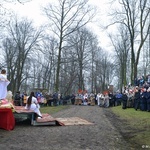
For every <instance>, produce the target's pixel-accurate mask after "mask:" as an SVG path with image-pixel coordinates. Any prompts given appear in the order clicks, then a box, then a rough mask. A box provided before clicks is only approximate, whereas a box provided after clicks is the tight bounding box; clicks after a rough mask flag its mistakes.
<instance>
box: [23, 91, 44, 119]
mask: <svg viewBox="0 0 150 150" xmlns="http://www.w3.org/2000/svg"><path fill="white" fill-rule="evenodd" d="M25 109H28V110H33V111H34V112H35V113H37V115H38V117H41V118H42V114H41V112H40V105H39V104H38V101H37V98H36V97H35V95H34V92H31V94H30V96H29V97H28V98H27V103H26V106H25Z"/></svg>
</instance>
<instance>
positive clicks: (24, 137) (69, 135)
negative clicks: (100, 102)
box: [0, 105, 135, 150]
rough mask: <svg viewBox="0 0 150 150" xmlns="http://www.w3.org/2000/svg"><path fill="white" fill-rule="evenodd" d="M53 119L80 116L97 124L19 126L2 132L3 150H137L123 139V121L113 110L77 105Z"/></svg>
mask: <svg viewBox="0 0 150 150" xmlns="http://www.w3.org/2000/svg"><path fill="white" fill-rule="evenodd" d="M52 116H53V117H56V118H60V117H80V118H82V119H86V120H87V121H90V122H92V123H94V124H93V125H76V126H31V125H30V123H22V124H17V125H16V126H15V129H14V130H12V131H5V130H3V129H0V150H60V149H61V150H130V149H131V150H132V149H135V148H133V147H134V146H133V145H131V143H129V142H127V141H126V140H125V139H124V137H123V136H122V134H121V132H120V131H121V128H120V127H121V126H122V124H121V121H119V120H118V119H117V118H116V117H115V116H114V115H113V114H112V113H111V109H109V108H100V107H98V106H77V105H73V106H70V107H69V108H68V109H65V110H62V111H60V112H58V113H56V114H53V115H52ZM117 126H118V127H119V128H117ZM122 129H123V127H122Z"/></svg>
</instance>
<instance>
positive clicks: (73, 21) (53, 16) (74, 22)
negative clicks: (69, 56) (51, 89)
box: [44, 0, 94, 91]
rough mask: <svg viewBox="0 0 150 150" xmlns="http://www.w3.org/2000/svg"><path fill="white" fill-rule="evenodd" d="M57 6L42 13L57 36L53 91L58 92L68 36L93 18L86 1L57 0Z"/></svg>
mask: <svg viewBox="0 0 150 150" xmlns="http://www.w3.org/2000/svg"><path fill="white" fill-rule="evenodd" d="M57 1H58V6H54V4H53V5H51V4H50V5H49V6H47V7H45V8H44V12H45V14H46V15H47V17H48V18H49V20H50V22H51V23H52V25H51V27H53V28H52V29H53V33H54V34H55V35H56V36H57V38H58V40H59V42H58V58H57V68H56V82H55V89H56V91H58V90H59V75H60V67H61V56H62V50H63V47H64V45H65V43H64V42H65V40H66V38H67V36H68V35H70V34H72V33H73V32H74V31H76V30H77V29H79V28H81V27H83V26H84V25H85V24H87V23H88V22H89V21H90V20H91V19H92V18H93V16H94V13H92V11H93V8H91V7H90V6H88V5H87V3H88V0H80V1H79V0H57Z"/></svg>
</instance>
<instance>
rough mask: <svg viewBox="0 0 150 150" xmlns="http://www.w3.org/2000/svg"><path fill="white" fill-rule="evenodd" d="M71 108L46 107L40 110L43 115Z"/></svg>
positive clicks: (62, 106)
mask: <svg viewBox="0 0 150 150" xmlns="http://www.w3.org/2000/svg"><path fill="white" fill-rule="evenodd" d="M66 108H69V105H59V106H53V107H52V106H44V107H41V108H40V111H41V113H48V114H54V113H56V112H59V111H61V110H63V109H66Z"/></svg>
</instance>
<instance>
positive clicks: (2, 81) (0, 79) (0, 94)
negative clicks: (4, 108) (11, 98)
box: [0, 74, 10, 99]
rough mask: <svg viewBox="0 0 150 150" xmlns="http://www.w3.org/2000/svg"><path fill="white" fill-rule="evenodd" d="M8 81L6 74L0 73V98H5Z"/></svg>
mask: <svg viewBox="0 0 150 150" xmlns="http://www.w3.org/2000/svg"><path fill="white" fill-rule="evenodd" d="M9 83H10V82H9V81H8V80H7V77H6V75H4V74H0V99H5V98H6V95H7V86H8V84H9Z"/></svg>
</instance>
